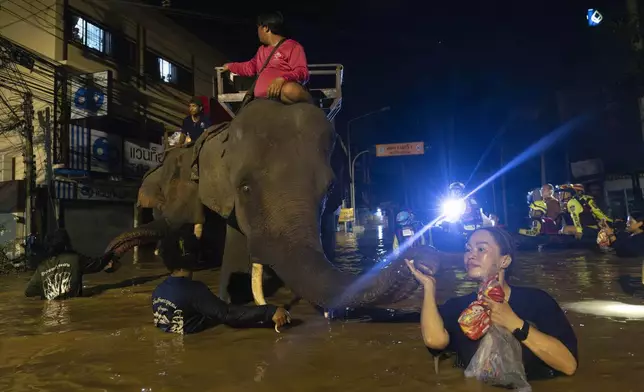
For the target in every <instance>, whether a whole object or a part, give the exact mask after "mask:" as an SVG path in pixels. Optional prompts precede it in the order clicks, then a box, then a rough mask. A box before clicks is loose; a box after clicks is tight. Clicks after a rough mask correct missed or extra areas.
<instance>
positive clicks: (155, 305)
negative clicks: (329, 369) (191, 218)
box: [152, 230, 291, 335]
mask: <svg viewBox="0 0 644 392" xmlns="http://www.w3.org/2000/svg"><path fill="white" fill-rule="evenodd" d="M198 249H199V243H198V240H197V238H196V237H195V235H194V234H193V233H192V232H189V231H187V230H180V231H176V232H173V233H171V234H170V235H168V236H167V237H166V238H164V239H163V241H162V243H161V252H160V256H161V258H162V259H163V263H164V264H165V266H166V267H167V268H168V270H169V271H170V276H169V277H168V278H166V280H164V281H163V282H161V284H159V286H157V287H156V288H155V289H154V291H153V292H152V312H153V313H154V325H155V326H156V327H157V328H159V329H161V330H162V331H164V332H171V333H177V334H182V335H183V334H191V333H196V332H201V331H203V330H205V329H207V328H210V327H214V326H216V325H219V324H226V325H229V326H232V327H247V326H261V325H266V326H271V327H272V326H275V328H276V330H277V328H279V327H281V326H283V325H285V324H287V323H290V322H291V316H290V314H289V313H288V311H286V310H285V309H284V308H281V307H280V308H278V307H276V306H274V305H262V306H240V305H230V304H227V303H226V302H224V301H223V300H221V299H220V298H219V297H217V296H216V295H215V294H213V293H212V292H211V291H210V289H209V288H208V286H206V285H205V284H204V283H203V282H199V281H196V280H193V279H192V271H193V270H194V268H195V266H196V265H197V255H198Z"/></svg>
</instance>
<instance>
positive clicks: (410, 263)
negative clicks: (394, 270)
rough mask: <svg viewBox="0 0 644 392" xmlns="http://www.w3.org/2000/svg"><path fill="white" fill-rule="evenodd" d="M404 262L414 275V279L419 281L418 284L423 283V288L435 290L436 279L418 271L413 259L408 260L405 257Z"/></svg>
mask: <svg viewBox="0 0 644 392" xmlns="http://www.w3.org/2000/svg"><path fill="white" fill-rule="evenodd" d="M405 263H406V264H407V267H408V268H409V270H410V271H411V273H412V274H413V275H414V277H415V278H416V280H418V281H419V282H420V284H422V285H423V287H424V288H425V290H431V291H432V292H435V291H436V279H434V277H433V276H431V275H427V274H424V273H422V272H420V271H419V270H418V269H417V268H416V267H415V266H414V260H408V259H405Z"/></svg>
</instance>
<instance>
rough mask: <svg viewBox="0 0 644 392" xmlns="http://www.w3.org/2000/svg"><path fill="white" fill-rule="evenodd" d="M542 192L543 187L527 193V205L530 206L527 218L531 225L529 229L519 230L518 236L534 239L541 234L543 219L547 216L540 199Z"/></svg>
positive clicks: (545, 207) (542, 201)
mask: <svg viewBox="0 0 644 392" xmlns="http://www.w3.org/2000/svg"><path fill="white" fill-rule="evenodd" d="M542 190H543V187H542V188H541V189H533V190H532V191H530V192H528V205H529V206H530V210H529V212H528V217H529V218H530V221H531V223H530V228H529V229H519V234H521V235H525V236H530V237H534V236H537V235H539V234H541V230H542V225H543V218H544V217H546V216H547V215H548V213H547V210H548V207H547V205H546V202H545V201H544V200H543V199H542V197H541V195H542Z"/></svg>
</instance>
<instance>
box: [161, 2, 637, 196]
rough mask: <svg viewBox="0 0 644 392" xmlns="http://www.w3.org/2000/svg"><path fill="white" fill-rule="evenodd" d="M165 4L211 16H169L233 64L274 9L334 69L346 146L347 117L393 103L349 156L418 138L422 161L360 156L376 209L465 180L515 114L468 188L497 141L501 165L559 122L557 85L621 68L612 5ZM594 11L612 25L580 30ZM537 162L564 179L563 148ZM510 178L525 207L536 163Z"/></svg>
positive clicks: (357, 126)
mask: <svg viewBox="0 0 644 392" xmlns="http://www.w3.org/2000/svg"><path fill="white" fill-rule="evenodd" d="M172 3H173V7H174V8H181V9H186V10H190V11H193V12H198V13H201V14H204V15H208V16H209V17H208V18H206V17H204V18H196V17H194V16H186V17H178V16H176V15H175V16H174V17H175V18H176V19H177V20H178V21H179V22H180V23H182V24H183V25H185V26H186V27H188V28H189V29H190V30H192V31H193V32H194V33H196V34H197V35H198V36H200V37H202V38H203V39H204V40H205V41H207V42H211V43H212V45H213V46H215V47H216V48H218V49H220V50H221V51H222V52H224V53H225V54H226V55H227V56H228V57H229V58H230V59H231V60H233V61H243V60H246V59H249V58H250V57H251V56H253V54H254V53H255V51H256V50H257V45H258V41H257V36H256V27H255V23H254V22H255V17H256V15H257V14H258V13H260V12H262V11H267V10H279V11H281V12H282V13H283V14H284V15H285V18H286V20H287V25H288V27H289V30H290V32H291V36H292V37H293V38H295V39H296V40H298V41H299V42H300V43H302V45H303V46H304V48H305V50H306V52H307V57H308V60H309V63H342V64H343V65H344V66H345V79H344V80H345V82H344V87H343V94H344V101H343V102H344V103H343V109H342V111H341V113H340V114H339V116H338V118H337V124H336V128H337V130H338V132H339V133H340V134H341V135H342V136H343V138H344V137H345V135H346V124H347V121H348V120H349V119H351V118H354V117H356V116H359V115H362V114H364V113H366V112H370V111H372V110H377V109H379V108H381V107H383V106H390V107H391V110H390V111H388V112H384V113H380V114H377V115H375V116H370V117H368V118H365V119H363V120H358V121H356V122H354V123H353V126H352V141H353V143H355V144H354V145H353V151H360V150H363V149H365V148H368V147H369V146H370V145H373V144H376V143H390V142H408V141H421V140H422V141H425V142H426V144H427V145H429V146H430V148H429V152H428V153H427V154H426V155H425V156H423V157H406V158H374V157H370V158H368V159H369V161H370V162H369V167H370V170H371V181H372V185H371V189H372V191H373V192H374V194H375V197H374V198H375V199H378V200H376V201H382V200H391V199H400V198H401V197H402V196H401V192H400V189H402V186H403V184H406V186H411V188H413V187H414V186H415V187H416V188H418V187H419V186H420V187H421V188H425V190H424V191H421V193H422V192H425V193H424V195H425V196H423V197H430V198H432V197H437V196H435V195H437V194H438V193H439V191H442V190H443V188H444V187H445V186H446V185H447V184H448V183H449V182H450V181H455V180H459V181H462V182H466V181H467V180H468V179H469V177H470V175H471V174H472V170H473V169H474V167H475V166H476V164H477V162H478V161H479V160H480V158H481V154H482V153H483V151H484V150H485V149H486V147H488V145H489V144H490V141H491V140H492V138H493V137H494V135H495V134H497V133H498V132H499V129H500V128H501V126H502V125H503V124H504V123H506V121H507V120H508V118H510V117H512V118H513V119H514V120H513V121H512V122H511V124H510V125H509V126H508V131H507V132H506V133H505V136H504V137H503V138H502V142H499V143H497V144H495V146H494V148H493V149H492V151H491V152H490V154H489V156H488V158H487V159H486V160H484V161H483V162H482V163H481V165H480V169H479V170H478V171H477V173H476V174H475V175H474V176H473V178H472V181H471V183H470V184H469V185H470V186H475V185H476V182H477V181H480V180H482V179H483V178H485V176H486V175H489V174H490V173H491V172H493V171H494V170H496V169H498V166H499V163H500V155H499V154H500V148H499V147H500V145H501V144H503V146H504V154H505V160H506V161H507V160H510V158H512V157H513V156H514V155H516V154H518V153H519V152H521V151H522V150H523V149H525V148H526V147H528V146H529V145H531V144H532V143H534V141H535V140H536V139H538V138H539V137H541V136H543V135H545V134H547V133H548V132H550V131H551V130H552V129H554V128H555V127H556V126H557V125H558V124H559V122H560V118H559V115H558V112H557V106H556V101H555V92H556V91H557V90H559V89H562V88H569V87H570V86H579V85H581V86H583V85H585V84H588V83H590V84H592V82H591V81H593V80H600V79H601V80H602V82H603V83H607V84H611V83H613V84H614V83H615V82H614V81H611V80H609V79H610V78H613V77H614V78H616V79H618V78H619V77H621V75H622V74H623V69H622V68H624V65H623V64H624V61H623V58H624V56H625V53H626V52H627V49H628V42H627V41H626V40H624V39H623V38H624V37H619V35H618V34H616V33H615V32H614V30H615V29H614V28H613V27H612V25H611V24H610V23H612V22H613V21H618V20H619V18H620V17H621V16H623V15H622V14H623V12H624V1H623V0H598V1H580V0H565V1H562V0H558V1H557V0H543V1H530V2H529V1H475V0H470V1H460V2H457V1H452V2H446V1H427V2H420V1H411V0H399V1H395V2H392V1H382V0H371V1H366V0H353V1H345V2H340V1H325V2H302V1H299V2H295V1H290V2H288V1H286V2H285V1H274V2H263V3H246V2H244V3H243V4H242V3H241V2H240V3H237V2H229V3H228V4H223V5H222V4H221V3H220V2H216V3H214V2H213V3H212V5H205V4H206V3H205V2H202V1H197V0H184V1H172ZM349 4H350V5H349ZM419 4H425V5H422V6H421V5H419ZM591 7H594V8H598V9H600V10H601V11H602V12H603V13H604V16H605V18H606V19H607V22H610V23H605V25H601V26H599V27H596V28H590V27H588V25H587V22H586V17H585V14H586V10H587V9H588V8H591ZM620 40H621V41H620ZM616 75H617V76H616ZM562 143H563V141H562ZM577 150H579V149H577ZM576 153H579V154H580V155H581V156H583V155H584V154H583V152H581V150H579V151H576ZM548 154H549V155H548V172H549V181H552V182H557V181H563V180H564V179H565V175H564V173H565V169H564V168H565V163H564V160H563V156H562V155H563V153H562V152H561V151H558V150H557V151H555V150H553V151H551V152H549V153H548ZM402 165H404V167H405V171H406V174H405V176H404V178H403V176H402V174H401V166H402ZM512 176H515V181H512ZM357 177H360V176H359V175H358V176H357ZM550 177H552V179H551V178H550ZM508 181H510V182H511V183H512V189H510V190H509V191H511V192H512V196H511V198H513V199H514V200H515V201H516V204H517V205H518V206H520V208H523V209H525V208H526V206H525V199H524V197H523V196H524V195H525V193H526V192H527V191H528V189H529V188H531V187H536V186H539V182H540V177H539V159H538V158H535V159H533V160H532V161H530V162H527V163H526V164H525V165H523V166H521V167H519V168H517V169H515V170H514V171H513V173H512V174H510V175H509V177H508ZM412 183H413V184H415V185H410V184H412ZM419 184H422V185H419ZM497 191H498V190H497ZM489 193H490V192H489V190H488V191H487V193H485V192H484V193H482V195H481V197H482V198H483V199H486V198H490V197H489V196H490V195H489ZM518 198H520V200H518ZM484 201H485V200H484ZM373 202H374V201H373V200H371V201H370V203H373ZM491 204H492V203H491V201H490V203H489V204H488V206H491ZM372 207H373V206H372Z"/></svg>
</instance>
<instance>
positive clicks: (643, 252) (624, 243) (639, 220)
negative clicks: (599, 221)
mask: <svg viewBox="0 0 644 392" xmlns="http://www.w3.org/2000/svg"><path fill="white" fill-rule="evenodd" d="M605 230H606V232H607V234H608V236H609V240H610V244H611V245H610V246H611V247H612V248H613V249H614V250H615V254H616V255H617V256H619V257H642V256H644V235H642V234H644V214H643V213H635V212H633V213H631V215H629V217H628V219H627V220H626V232H621V233H619V234H617V235H615V233H614V231H613V229H611V228H610V227H609V228H606V229H605Z"/></svg>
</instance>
